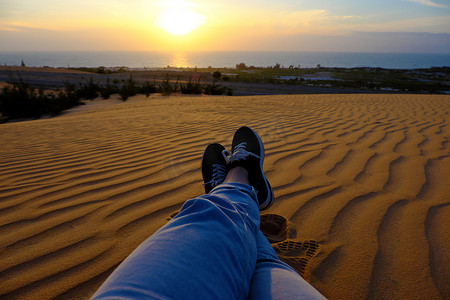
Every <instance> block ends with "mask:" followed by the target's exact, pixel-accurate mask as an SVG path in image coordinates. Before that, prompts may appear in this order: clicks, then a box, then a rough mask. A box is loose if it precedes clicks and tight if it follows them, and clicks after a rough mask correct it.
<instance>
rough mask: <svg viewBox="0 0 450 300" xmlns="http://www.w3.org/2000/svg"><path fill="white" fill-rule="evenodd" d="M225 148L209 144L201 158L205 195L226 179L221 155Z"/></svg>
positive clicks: (223, 160)
mask: <svg viewBox="0 0 450 300" xmlns="http://www.w3.org/2000/svg"><path fill="white" fill-rule="evenodd" d="M224 151H226V150H225V148H224V147H223V146H222V145H221V144H217V143H214V144H209V145H208V146H207V147H206V149H205V151H204V152H203V157H202V175H203V182H204V183H203V185H204V186H205V194H208V193H209V192H210V191H211V190H212V189H213V188H215V187H216V186H218V185H219V184H221V183H222V182H223V181H224V180H225V177H227V170H226V164H227V162H226V160H225V156H224V154H222V153H223V152H224Z"/></svg>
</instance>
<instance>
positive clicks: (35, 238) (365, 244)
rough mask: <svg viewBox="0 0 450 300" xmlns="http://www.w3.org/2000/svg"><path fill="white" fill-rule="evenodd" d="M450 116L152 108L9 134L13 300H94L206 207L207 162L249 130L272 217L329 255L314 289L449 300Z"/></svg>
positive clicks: (276, 101) (284, 103) (2, 293)
mask: <svg viewBox="0 0 450 300" xmlns="http://www.w3.org/2000/svg"><path fill="white" fill-rule="evenodd" d="M449 111H450V98H449V96H424V95H305V96H301V95H300V96H299V95H296V96H251V97H171V98H163V97H153V98H151V99H143V98H136V99H132V100H130V101H128V102H126V103H119V102H113V101H109V100H108V101H104V102H101V101H100V102H92V103H89V104H88V105H86V106H83V107H78V108H75V109H73V110H72V111H70V112H68V113H66V114H64V115H62V116H60V117H57V118H53V119H43V120H35V121H27V122H20V123H9V124H2V125H0V141H1V143H0V144H1V147H0V182H1V185H0V236H1V239H0V257H1V260H0V297H2V298H7V299H9V298H10V299H48V298H55V297H60V298H64V299H85V298H88V297H89V296H90V295H92V293H93V292H94V291H95V290H96V288H97V287H98V286H99V285H100V284H101V283H102V282H103V280H105V278H106V277H107V276H108V275H109V274H110V273H111V272H112V270H113V269H114V268H115V267H116V266H117V265H118V264H119V263H120V262H121V261H122V260H123V259H124V258H125V257H126V256H127V255H128V254H129V253H130V252H131V251H132V250H133V249H134V248H135V247H136V246H137V245H139V244H140V243H141V242H142V241H143V240H144V239H146V238H147V237H148V236H149V235H151V234H152V233H154V232H155V231H156V230H157V229H158V228H160V227H161V226H162V225H164V224H165V223H166V222H167V221H166V218H167V216H168V215H170V214H171V213H172V212H174V211H176V210H179V209H180V207H181V205H182V203H183V202H184V201H185V200H187V198H191V197H195V196H196V195H199V194H201V193H202V191H203V187H202V185H201V182H202V180H201V173H200V160H201V155H202V152H203V149H204V148H205V146H206V145H207V144H208V143H210V142H219V143H223V144H224V146H226V147H229V146H230V143H231V138H232V135H233V133H234V131H235V130H236V129H237V128H238V127H240V126H241V125H248V126H251V127H253V128H254V129H255V130H256V131H257V132H258V133H259V134H260V135H261V137H262V139H263V141H264V143H265V147H266V162H265V170H266V173H267V176H268V178H269V180H270V182H271V184H272V186H273V187H274V191H275V196H276V202H275V204H274V205H273V206H272V207H271V208H270V209H269V210H268V211H267V213H269V214H276V215H281V216H283V217H285V218H286V219H288V220H289V221H290V222H292V223H293V224H294V225H295V228H296V230H297V234H298V238H299V239H300V240H302V241H308V240H314V241H316V242H317V243H318V244H319V245H320V252H319V253H318V254H317V256H316V257H315V258H314V259H313V260H311V261H310V265H309V272H310V282H311V283H312V284H313V285H314V286H315V287H316V288H317V289H319V290H320V291H321V292H322V293H323V294H324V295H325V296H326V297H328V298H330V299H364V298H369V299H448V298H450V283H449V280H448V274H449V270H450V239H449V235H448V228H450V200H449V195H450V182H449V178H450V143H449V139H450V124H449ZM287 242H288V241H287ZM285 243H286V242H285ZM280 246H281V248H280V249H279V250H280V251H284V250H289V249H290V248H289V247H291V246H292V247H294V248H295V247H296V245H294V244H292V245H289V244H286V245H284V244H283V245H280ZM297 246H298V245H297ZM306 246H307V247H306ZM309 246H311V247H310V248H311V249H313V250H314V251H313V252H314V253H313V252H311V251H310V254H308V255H310V256H311V255H312V254H311V253H313V254H314V255H316V253H317V251H316V249H317V248H316V244H314V245H309ZM309 246H308V245H305V247H306V248H308V247H309ZM283 247H284V248H283ZM306 248H304V249H303V250H305V249H306ZM305 251H307V250H305ZM300 263H301V262H300Z"/></svg>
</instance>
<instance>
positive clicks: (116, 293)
mask: <svg viewBox="0 0 450 300" xmlns="http://www.w3.org/2000/svg"><path fill="white" fill-rule="evenodd" d="M259 222H260V221H259V208H258V204H257V198H256V193H255V191H254V189H253V187H251V186H249V185H246V184H242V183H227V184H221V185H219V186H217V187H216V188H215V189H213V190H212V191H211V192H210V193H209V194H207V195H202V196H199V197H197V198H194V199H191V200H188V201H187V202H186V203H185V204H184V205H183V207H182V208H181V210H180V213H179V214H178V215H177V216H176V217H174V218H173V219H172V220H171V221H170V222H168V223H167V224H166V225H165V226H163V227H162V228H161V229H159V230H158V231H157V232H156V233H155V234H153V235H152V236H151V237H149V238H148V239H147V240H145V241H144V242H143V243H142V244H141V245H140V246H139V247H138V248H136V250H135V251H134V252H133V253H132V254H131V255H130V256H129V257H128V258H127V259H125V260H124V261H123V262H122V263H121V264H120V265H119V267H117V269H116V270H115V271H114V272H113V273H112V274H111V275H110V277H109V278H108V279H107V280H106V281H105V282H104V283H103V285H102V286H101V287H100V288H99V290H98V291H97V292H96V293H95V295H94V296H93V299H106V298H114V299H118V298H133V299H145V298H149V299H258V300H259V299H324V297H323V296H322V295H321V294H320V293H319V292H318V291H317V290H315V289H314V288H313V287H312V286H311V285H309V284H308V283H307V282H306V281H305V280H303V278H302V277H301V276H300V275H299V274H298V273H297V272H296V271H294V270H293V269H292V268H291V267H289V266H288V265H287V264H285V263H283V262H281V261H280V260H279V259H278V257H277V255H276V253H275V251H274V250H273V248H272V246H271V245H270V243H269V242H268V241H267V239H266V238H265V236H264V235H263V234H262V232H261V231H260V229H259Z"/></svg>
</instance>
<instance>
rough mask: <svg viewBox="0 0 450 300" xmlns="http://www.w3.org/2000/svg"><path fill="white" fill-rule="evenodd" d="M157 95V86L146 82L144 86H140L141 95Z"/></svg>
mask: <svg viewBox="0 0 450 300" xmlns="http://www.w3.org/2000/svg"><path fill="white" fill-rule="evenodd" d="M152 93H156V84H155V83H154V82H153V83H150V82H149V81H146V82H145V83H144V84H143V85H141V86H139V94H144V95H145V96H146V97H148V96H150V94H152Z"/></svg>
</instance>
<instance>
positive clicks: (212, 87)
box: [203, 82, 229, 95]
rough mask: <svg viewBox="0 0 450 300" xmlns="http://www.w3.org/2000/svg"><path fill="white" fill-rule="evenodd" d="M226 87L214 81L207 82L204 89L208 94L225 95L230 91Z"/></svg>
mask: <svg viewBox="0 0 450 300" xmlns="http://www.w3.org/2000/svg"><path fill="white" fill-rule="evenodd" d="M228 90H229V89H227V88H226V87H223V86H221V85H220V84H216V83H215V82H213V83H212V84H206V85H205V86H204V87H203V91H204V93H205V94H206V95H225V94H227V93H228Z"/></svg>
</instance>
